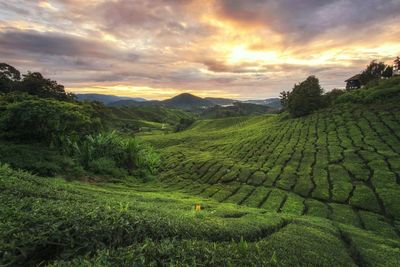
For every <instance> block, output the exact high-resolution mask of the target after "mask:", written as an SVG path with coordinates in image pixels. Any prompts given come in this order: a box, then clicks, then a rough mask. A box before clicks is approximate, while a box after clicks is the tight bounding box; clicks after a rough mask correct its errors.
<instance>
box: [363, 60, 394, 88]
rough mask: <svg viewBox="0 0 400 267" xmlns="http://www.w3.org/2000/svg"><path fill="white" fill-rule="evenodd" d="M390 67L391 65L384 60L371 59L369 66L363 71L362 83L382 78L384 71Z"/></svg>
mask: <svg viewBox="0 0 400 267" xmlns="http://www.w3.org/2000/svg"><path fill="white" fill-rule="evenodd" d="M388 67H389V66H388V65H386V64H385V63H383V62H377V61H376V60H373V61H371V63H370V64H369V65H368V66H367V68H366V69H365V70H364V71H363V72H362V73H361V76H360V81H361V85H366V84H367V83H369V82H370V81H373V80H376V79H380V78H381V77H383V73H384V72H385V70H386V69H387V68H388Z"/></svg>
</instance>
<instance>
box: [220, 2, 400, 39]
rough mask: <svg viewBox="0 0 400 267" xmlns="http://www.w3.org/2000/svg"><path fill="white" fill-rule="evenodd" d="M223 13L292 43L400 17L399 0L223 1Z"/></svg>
mask: <svg viewBox="0 0 400 267" xmlns="http://www.w3.org/2000/svg"><path fill="white" fill-rule="evenodd" d="M216 6H217V9H218V13H219V15H220V16H222V17H224V18H227V19H230V20H232V21H236V22H238V23H243V24H253V25H258V26H264V27H268V28H270V29H272V30H273V31H275V32H278V33H280V34H283V35H285V39H286V40H289V41H292V42H304V41H309V40H311V39H313V38H315V37H317V36H318V35H320V34H324V33H327V32H331V31H333V30H335V29H338V28H340V29H341V30H340V31H339V32H340V33H341V34H351V33H352V32H357V31H359V30H362V29H365V28H369V27H370V26H374V25H377V24H381V25H382V26H384V24H385V21H387V20H388V19H391V18H393V17H397V18H398V14H399V11H400V3H399V1H398V0H392V1H391V0H352V1H348V0H302V1H292V0H280V1H274V0H247V1H240V0H221V1H216Z"/></svg>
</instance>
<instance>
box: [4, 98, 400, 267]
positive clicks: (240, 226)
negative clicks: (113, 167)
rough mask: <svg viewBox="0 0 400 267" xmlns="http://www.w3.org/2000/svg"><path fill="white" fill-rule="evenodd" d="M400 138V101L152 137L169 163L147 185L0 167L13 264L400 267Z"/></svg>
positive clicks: (202, 124)
mask: <svg viewBox="0 0 400 267" xmlns="http://www.w3.org/2000/svg"><path fill="white" fill-rule="evenodd" d="M361 102H362V101H361ZM399 133H400V107H399V106H398V104H397V103H396V99H393V100H392V101H389V100H388V101H386V103H384V104H379V103H374V104H370V105H368V106H366V105H364V104H352V105H349V104H346V103H345V104H341V105H336V106H334V107H332V108H329V109H325V110H321V111H319V112H317V113H314V114H312V115H310V116H307V117H302V118H297V119H287V118H285V116H284V115H263V116H253V117H236V118H235V117H233V118H225V119H214V120H199V121H196V122H195V123H194V124H193V125H191V126H190V127H189V128H188V129H187V130H185V131H182V132H178V133H171V134H164V133H162V134H152V135H144V136H140V137H139V138H140V139H141V140H142V141H146V142H150V143H151V144H152V145H153V146H154V147H156V148H157V149H158V151H159V153H160V154H161V158H162V166H161V172H160V174H159V176H158V179H157V181H152V182H148V183H142V182H139V181H136V180H130V181H128V180H120V182H119V183H117V184H112V183H107V184H100V183H97V184H85V183H79V182H66V181H65V180H63V179H61V178H57V177H56V178H43V177H38V176H35V175H31V174H29V173H25V172H22V171H16V170H15V169H17V168H25V167H26V166H30V165H33V166H34V167H36V165H35V164H34V163H30V161H29V158H31V157H32V155H36V154H35V153H34V152H29V153H27V155H26V158H27V159H28V160H27V162H26V164H25V165H26V166H19V165H17V164H13V167H14V169H11V168H9V167H6V166H2V167H0V191H1V192H2V193H1V194H0V218H1V220H0V260H1V261H0V265H6V266H21V265H38V264H41V265H51V266H126V265H128V266H129V265H130V266H135V265H136V266H171V265H177V266H188V265H189V266H191V265H200V266H202V265H203V266H221V265H222V266H397V265H398V263H399V262H400V199H399V197H398V196H399V194H400V134H399ZM0 149H1V151H3V152H5V153H6V154H1V156H0V159H1V160H2V161H3V162H10V163H11V164H12V163H13V162H11V161H12V160H11V159H13V158H18V157H21V158H23V157H24V153H23V151H25V150H29V149H28V148H26V147H24V146H15V151H14V150H13V149H12V147H10V146H8V145H6V146H2V147H1V148H0ZM16 151H20V152H18V153H17V152H16ZM38 151H39V152H38V153H37V154H38V158H40V159H43V160H42V161H46V159H50V160H51V162H55V163H56V165H57V166H62V165H61V163H60V162H63V160H64V159H59V158H53V157H52V156H51V155H52V154H48V155H47V156H46V157H45V156H44V155H43V153H42V152H41V151H49V153H50V152H51V149H47V150H46V148H44V147H40V150H39V149H38ZM13 153H14V154H13ZM16 153H17V154H18V155H19V156H18V157H16V156H15V154H16ZM18 162H19V163H20V162H24V161H23V160H20V158H18ZM100 163H101V162H100ZM103 165H104V164H99V166H98V167H102V166H103ZM39 166H40V165H39ZM26 169H30V168H26ZM39 169H40V168H39ZM31 170H32V171H35V169H31ZM131 179H132V178H131ZM196 203H198V204H201V206H202V208H203V209H202V210H201V211H198V212H195V211H194V205H195V204H196Z"/></svg>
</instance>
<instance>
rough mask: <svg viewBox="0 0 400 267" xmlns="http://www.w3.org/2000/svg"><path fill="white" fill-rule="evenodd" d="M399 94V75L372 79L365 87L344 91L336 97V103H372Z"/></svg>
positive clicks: (395, 96)
mask: <svg viewBox="0 0 400 267" xmlns="http://www.w3.org/2000/svg"><path fill="white" fill-rule="evenodd" d="M399 96H400V77H397V76H396V77H392V78H390V79H379V80H373V81H371V82H370V83H368V84H367V86H366V87H365V88H362V89H360V90H355V91H352V92H346V93H345V94H343V95H341V96H339V97H338V98H337V101H336V102H337V103H366V104H367V103H373V102H379V101H383V102H384V101H387V100H388V99H391V98H397V97H399Z"/></svg>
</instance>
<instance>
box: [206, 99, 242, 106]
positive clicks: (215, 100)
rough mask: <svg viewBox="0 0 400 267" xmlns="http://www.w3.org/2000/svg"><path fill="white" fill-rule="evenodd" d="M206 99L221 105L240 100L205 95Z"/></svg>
mask: <svg viewBox="0 0 400 267" xmlns="http://www.w3.org/2000/svg"><path fill="white" fill-rule="evenodd" d="M204 99H205V100H207V101H210V102H211V103H213V104H215V105H220V106H227V105H232V104H233V103H235V102H238V101H237V100H235V99H229V98H218V97H205V98H204Z"/></svg>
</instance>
